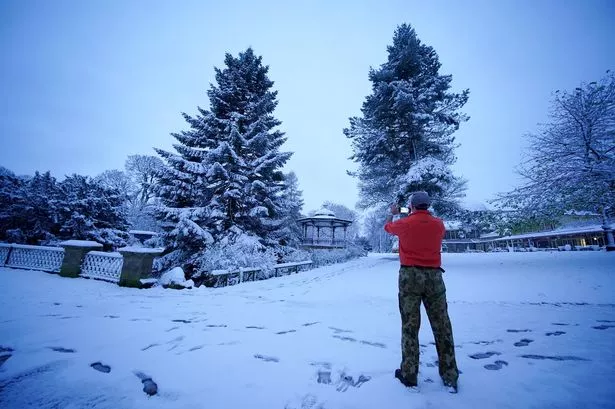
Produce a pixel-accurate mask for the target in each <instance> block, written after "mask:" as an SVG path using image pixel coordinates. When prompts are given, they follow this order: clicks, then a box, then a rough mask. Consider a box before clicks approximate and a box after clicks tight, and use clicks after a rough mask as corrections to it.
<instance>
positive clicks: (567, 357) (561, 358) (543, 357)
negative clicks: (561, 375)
mask: <svg viewBox="0 0 615 409" xmlns="http://www.w3.org/2000/svg"><path fill="white" fill-rule="evenodd" d="M519 356H520V357H521V358H525V359H537V360H550V361H590V359H586V358H580V357H578V356H570V355H564V356H559V355H554V356H550V355H533V354H530V355H519Z"/></svg>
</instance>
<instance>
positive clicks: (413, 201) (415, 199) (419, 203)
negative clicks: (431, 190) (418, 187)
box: [410, 192, 431, 211]
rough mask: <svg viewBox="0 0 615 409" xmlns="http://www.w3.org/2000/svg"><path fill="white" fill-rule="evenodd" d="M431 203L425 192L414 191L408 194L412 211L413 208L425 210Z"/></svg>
mask: <svg viewBox="0 0 615 409" xmlns="http://www.w3.org/2000/svg"><path fill="white" fill-rule="evenodd" d="M430 205H431V199H430V198H429V195H428V194H427V192H414V193H413V194H412V196H410V207H411V208H412V211H415V210H427V209H429V206H430Z"/></svg>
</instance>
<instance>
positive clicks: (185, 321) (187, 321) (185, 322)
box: [171, 320, 192, 324]
mask: <svg viewBox="0 0 615 409" xmlns="http://www.w3.org/2000/svg"><path fill="white" fill-rule="evenodd" d="M171 321H172V322H181V323H183V324H190V323H191V322H192V321H190V320H171Z"/></svg>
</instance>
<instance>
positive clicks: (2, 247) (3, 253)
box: [0, 243, 11, 266]
mask: <svg viewBox="0 0 615 409" xmlns="http://www.w3.org/2000/svg"><path fill="white" fill-rule="evenodd" d="M10 252H11V245H10V244H5V243H0V266H3V265H4V264H6V260H7V259H8V258H9V253H10Z"/></svg>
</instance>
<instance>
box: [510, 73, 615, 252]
mask: <svg viewBox="0 0 615 409" xmlns="http://www.w3.org/2000/svg"><path fill="white" fill-rule="evenodd" d="M528 139H529V148H528V150H527V155H526V158H525V160H524V161H523V162H522V164H521V166H520V168H519V170H518V172H519V174H520V175H521V176H522V177H523V178H524V179H525V183H524V184H523V185H522V186H521V187H519V188H517V189H515V190H514V191H512V192H510V193H507V194H504V195H502V196H501V197H500V199H501V200H502V201H504V202H505V203H506V204H507V205H509V206H510V207H512V208H517V209H523V210H525V211H527V212H528V213H534V214H536V215H537V216H545V215H547V216H553V215H561V214H563V213H564V212H565V211H568V210H573V209H574V210H594V211H598V212H600V213H601V214H602V217H603V224H604V229H605V234H606V236H607V243H608V248H612V249H614V250H615V243H614V241H613V234H612V230H611V229H610V226H609V220H608V218H609V215H611V214H612V213H613V210H614V209H613V207H612V206H613V203H615V76H614V75H613V73H612V72H610V71H607V75H606V76H605V77H604V78H602V79H601V80H600V81H599V82H591V83H589V84H586V83H583V84H581V86H580V87H579V88H576V89H575V90H574V91H573V92H567V91H557V92H556V93H555V96H554V99H553V102H552V109H551V114H550V121H549V122H548V123H546V124H543V125H541V127H540V131H539V132H538V133H534V134H530V135H528Z"/></svg>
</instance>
